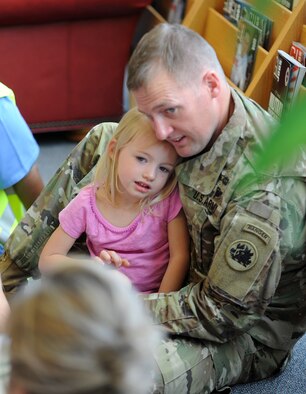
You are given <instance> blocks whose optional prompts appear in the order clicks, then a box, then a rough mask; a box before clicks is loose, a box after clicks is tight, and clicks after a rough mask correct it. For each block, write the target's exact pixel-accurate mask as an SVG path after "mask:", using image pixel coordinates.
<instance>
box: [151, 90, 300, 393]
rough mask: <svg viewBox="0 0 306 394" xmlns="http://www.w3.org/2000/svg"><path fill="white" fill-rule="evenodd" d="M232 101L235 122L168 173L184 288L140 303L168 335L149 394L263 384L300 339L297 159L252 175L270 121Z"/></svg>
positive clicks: (243, 101) (260, 112)
mask: <svg viewBox="0 0 306 394" xmlns="http://www.w3.org/2000/svg"><path fill="white" fill-rule="evenodd" d="M232 95H233V98H234V101H235V111H234V114H233V116H232V117H231V119H230V121H229V123H228V124H227V126H226V127H225V129H224V130H223V132H222V134H221V135H220V136H219V137H218V139H217V140H216V142H215V143H214V146H213V147H212V148H211V149H210V151H209V152H207V153H204V154H202V155H200V156H198V157H195V158H192V159H189V160H186V161H185V162H184V163H182V164H180V165H179V166H178V167H177V175H178V179H179V185H180V192H181V198H182V202H183V206H184V209H185V212H186V216H187V219H188V225H189V231H190V234H191V237H192V243H193V249H192V262H191V267H190V275H189V281H188V282H189V284H187V286H186V287H184V288H183V289H181V290H180V291H179V292H174V293H169V294H152V295H146V296H145V297H144V300H145V302H146V305H147V307H148V308H149V309H150V311H151V313H152V316H153V317H154V320H155V323H156V324H157V325H160V326H162V327H163V328H164V329H165V330H166V332H167V333H168V334H169V335H170V337H169V340H168V341H166V342H165V343H164V344H163V345H162V346H161V349H159V352H158V357H157V364H158V366H159V369H160V371H161V372H160V373H161V375H160V376H159V377H157V379H158V380H159V382H160V383H159V384H158V385H157V386H156V387H155V388H154V390H155V391H154V390H153V392H155V393H176V394H178V393H184V394H185V393H210V392H211V391H212V390H213V389H214V388H215V389H221V388H222V387H224V386H226V385H233V384H235V383H238V382H244V381H253V380H257V379H262V378H264V377H268V376H271V375H272V374H274V373H276V372H277V371H278V370H279V369H280V368H281V367H282V365H284V363H285V362H286V360H287V355H289V354H290V349H292V347H293V346H294V344H295V342H296V341H297V339H298V338H300V337H301V336H302V334H303V333H304V332H305V328H306V254H305V252H306V248H305V241H306V227H305V212H306V198H305V197H306V183H305V174H306V168H305V167H306V151H305V150H302V149H301V151H300V154H299V153H297V157H296V159H295V161H294V162H293V163H290V166H289V165H288V166H287V167H286V168H275V167H274V168H272V169H271V170H269V171H267V172H266V173H265V174H254V170H253V168H254V167H253V164H254V160H255V158H256V154H258V152H259V151H260V148H261V147H262V143H263V139H264V138H265V135H266V134H267V132H268V130H269V129H270V128H271V126H273V120H272V118H271V117H270V115H268V114H267V113H266V112H265V111H263V110H262V109H261V108H260V107H259V106H258V105H257V104H255V103H254V102H252V101H251V100H248V99H246V98H244V97H243V96H240V95H239V94H238V93H237V92H235V91H232ZM172 338H175V340H173V339H172ZM187 338H189V339H187ZM200 370H201V372H200ZM205 370H208V371H210V372H209V376H206V375H205ZM211 371H213V373H212V372H211ZM205 376H206V378H205Z"/></svg>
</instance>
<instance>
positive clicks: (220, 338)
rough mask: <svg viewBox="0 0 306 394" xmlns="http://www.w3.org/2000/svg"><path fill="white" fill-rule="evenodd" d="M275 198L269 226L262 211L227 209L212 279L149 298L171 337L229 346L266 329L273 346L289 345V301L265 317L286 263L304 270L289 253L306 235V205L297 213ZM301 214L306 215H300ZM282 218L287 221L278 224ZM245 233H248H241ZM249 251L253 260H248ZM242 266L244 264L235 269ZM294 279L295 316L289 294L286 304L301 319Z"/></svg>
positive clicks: (302, 191)
mask: <svg viewBox="0 0 306 394" xmlns="http://www.w3.org/2000/svg"><path fill="white" fill-rule="evenodd" d="M295 192H296V191H295ZM299 194H300V195H305V185H303V184H302V182H300V193H296V196H298V195H299ZM270 198H271V202H272V201H273V209H272V210H271V214H272V215H273V218H272V219H269V221H268V219H265V218H264V217H260V216H258V214H260V212H257V213H252V212H251V210H247V209H243V208H241V207H239V209H238V207H235V205H234V204H233V206H232V209H229V210H228V212H227V214H226V215H225V217H224V218H223V220H222V226H221V229H220V236H218V239H217V240H215V246H214V247H215V253H214V256H213V261H212V263H211V266H210V269H209V272H208V275H207V276H206V277H205V278H203V280H202V281H201V282H199V283H191V284H189V285H188V286H187V287H185V288H183V289H182V290H180V291H179V292H175V293H170V294H153V295H146V296H145V297H144V299H145V302H146V305H147V307H148V308H149V309H150V312H151V313H152V316H153V318H154V320H155V322H156V324H162V325H163V327H165V328H166V329H167V331H168V332H169V333H171V334H176V335H184V336H191V337H195V338H201V339H205V340H209V341H213V342H226V341H228V339H230V338H232V337H235V336H236V335H240V334H241V333H244V332H247V331H250V330H252V328H253V327H254V326H256V325H258V324H260V325H261V324H263V326H261V327H265V328H264V329H263V333H264V335H266V339H269V341H271V342H270V344H272V341H273V340H275V341H278V340H279V341H280V342H278V343H282V344H283V345H284V346H287V345H288V340H289V339H288V338H290V336H291V330H292V327H290V325H289V324H288V325H287V323H286V321H287V322H290V316H289V315H288V313H286V310H285V309H286V302H284V303H283V305H281V306H280V305H279V306H278V307H279V309H277V308H278V307H276V308H273V306H272V308H271V310H272V312H270V310H269V317H268V318H267V317H264V315H265V313H266V309H267V307H268V306H270V303H271V300H272V299H273V297H274V295H275V291H276V289H277V286H278V285H279V281H280V278H281V272H282V270H284V267H285V266H286V259H287V258H288V259H289V260H288V262H289V264H290V270H291V271H292V270H294V269H295V267H296V270H298V269H299V267H300V266H301V261H297V262H296V266H294V264H293V263H294V260H292V258H291V257H290V254H291V253H292V250H293V243H294V241H296V240H297V239H298V237H300V240H301V242H300V243H301V245H302V242H303V236H305V218H304V219H303V215H305V202H302V200H300V201H301V203H300V204H298V203H297V204H296V209H294V208H293V205H292V204H287V203H284V201H283V200H282V199H280V198H277V197H276V196H275V195H274V194H273V193H271V194H270ZM267 199H268V196H267V195H265V196H261V197H259V196H258V198H257V199H256V197H255V196H254V201H256V202H258V203H259V202H262V201H265V202H266V200H267ZM234 207H235V208H234ZM237 212H238V214H237ZM284 212H287V213H288V216H287V217H286V219H287V221H288V222H287V224H286V228H282V227H283V226H284V223H285V220H284ZM301 212H304V214H303V215H301ZM262 216H263V214H262ZM281 217H283V220H282V222H281V224H278V223H279V222H280V219H281ZM273 222H274V224H273ZM246 226H249V227H248V228H247V227H246ZM242 228H244V229H245V230H244V231H242ZM293 229H294V230H293ZM260 231H262V232H261V233H260ZM252 232H253V233H252ZM303 234H304V235H303ZM267 237H269V239H268V238H267ZM239 241H240V242H239ZM238 244H240V245H238ZM301 247H302V246H301ZM245 251H247V252H248V256H249V257H250V259H248V258H247V259H245V255H244V252H245ZM239 252H242V253H241V254H240V257H239V258H237V259H236V260H235V259H233V256H234V257H236V253H239ZM243 256H244V257H243ZM237 261H239V262H240V263H238V264H237V265H235V263H236V262H237ZM291 261H292V263H291ZM244 264H246V268H247V269H245V270H244V269H240V268H245V267H244ZM248 264H249V266H248ZM291 264H292V265H291ZM304 264H305V263H304ZM240 265H241V267H240ZM288 270H289V269H288ZM289 275H290V274H289V273H288V276H289ZM293 278H294V282H295V283H296V284H295V283H293V282H292V284H291V285H290V286H291V287H292V289H291V290H290V291H291V292H292V291H293V289H295V290H294V291H295V292H296V293H295V294H296V297H295V299H294V302H295V304H296V311H294V310H293V309H291V310H290V308H291V307H292V305H291V304H292V300H289V294H288V296H287V300H288V303H289V306H288V309H289V311H290V313H292V314H293V315H296V317H297V315H298V313H299V312H298V310H299V309H298V308H299V306H298V305H299V303H300V304H301V303H302V298H301V297H302V292H301V291H299V290H300V289H299V283H300V282H299V281H300V279H299V276H298V275H295V276H294V277H293ZM282 280H283V282H282V283H286V280H287V279H286V277H284V278H283V279H282ZM280 291H281V290H280ZM299 294H300V295H299ZM278 297H280V295H279V294H278ZM273 313H276V314H275V315H273ZM270 314H271V315H270ZM280 315H282V321H281V322H280V319H279V316H280ZM286 315H287V316H286ZM291 326H292V324H291ZM268 332H269V337H268V334H267V333H268ZM256 334H258V337H260V335H261V334H260V332H258V333H256ZM280 337H282V339H281V340H280V339H279V338H280Z"/></svg>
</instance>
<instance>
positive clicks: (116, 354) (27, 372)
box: [8, 260, 160, 394]
mask: <svg viewBox="0 0 306 394" xmlns="http://www.w3.org/2000/svg"><path fill="white" fill-rule="evenodd" d="M116 274H118V272H115V271H112V270H110V269H108V268H107V267H105V266H102V265H101V264H100V263H98V262H96V261H91V260H89V261H88V262H87V261H86V262H84V261H83V262H82V261H80V260H76V261H74V262H73V263H71V264H70V263H67V264H63V265H61V266H57V267H56V269H54V270H53V271H51V272H49V273H47V274H45V276H44V277H43V278H42V280H41V281H40V282H39V283H38V284H37V283H32V284H31V285H30V284H29V285H28V286H27V288H26V290H25V292H24V293H22V294H21V295H19V296H18V297H17V298H16V299H15V301H14V302H13V303H12V312H11V316H10V319H9V324H8V334H9V336H10V337H11V350H10V352H11V365H12V372H11V384H12V387H13V386H14V385H17V386H18V385H19V387H21V388H23V389H24V390H25V391H26V392H27V393H28V394H41V393H44V394H59V393H60V394H78V393H80V394H81V393H82V394H98V393H99V394H100V393H110V394H143V393H144V392H146V391H147V389H148V388H149V387H150V385H151V380H150V378H151V377H150V374H152V370H153V363H154V361H153V356H152V354H153V348H154V347H155V346H156V344H157V340H159V339H160V335H159V333H157V331H156V329H155V328H153V325H152V324H151V321H150V319H149V318H148V316H147V314H146V313H145V311H144V309H143V305H142V303H141V301H140V299H139V298H138V296H137V295H136V293H134V291H133V289H132V288H131V287H130V285H128V284H126V283H127V282H125V281H124V280H123V279H122V278H120V279H119V278H118V276H117V275H116ZM119 275H120V274H119ZM139 382H141V384H140V383H139Z"/></svg>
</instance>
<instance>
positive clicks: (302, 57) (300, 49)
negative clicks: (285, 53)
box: [289, 41, 306, 87]
mask: <svg viewBox="0 0 306 394" xmlns="http://www.w3.org/2000/svg"><path fill="white" fill-rule="evenodd" d="M289 55H291V56H292V57H294V58H295V59H296V60H297V61H298V62H300V63H302V64H303V65H304V66H306V47H305V46H304V45H302V44H301V43H300V42H297V41H293V42H292V44H291V47H290V51H289ZM302 85H303V86H305V87H306V76H304V79H303V82H302Z"/></svg>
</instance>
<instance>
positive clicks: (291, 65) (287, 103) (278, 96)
mask: <svg viewBox="0 0 306 394" xmlns="http://www.w3.org/2000/svg"><path fill="white" fill-rule="evenodd" d="M305 70H306V67H305V66H303V65H302V64H301V63H299V62H298V61H297V60H296V59H294V58H293V57H292V56H290V55H289V54H288V53H286V52H284V51H282V50H279V51H278V55H277V58H276V63H275V67H274V73H273V82H272V89H271V93H270V98H269V106H268V112H269V113H270V114H271V115H272V116H274V117H275V118H276V119H280V118H281V117H282V115H283V113H284V112H285V111H287V110H288V109H289V108H290V107H291V105H292V104H293V103H294V100H295V98H296V96H297V93H298V91H299V88H300V87H301V84H302V80H303V78H304V75H305Z"/></svg>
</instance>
